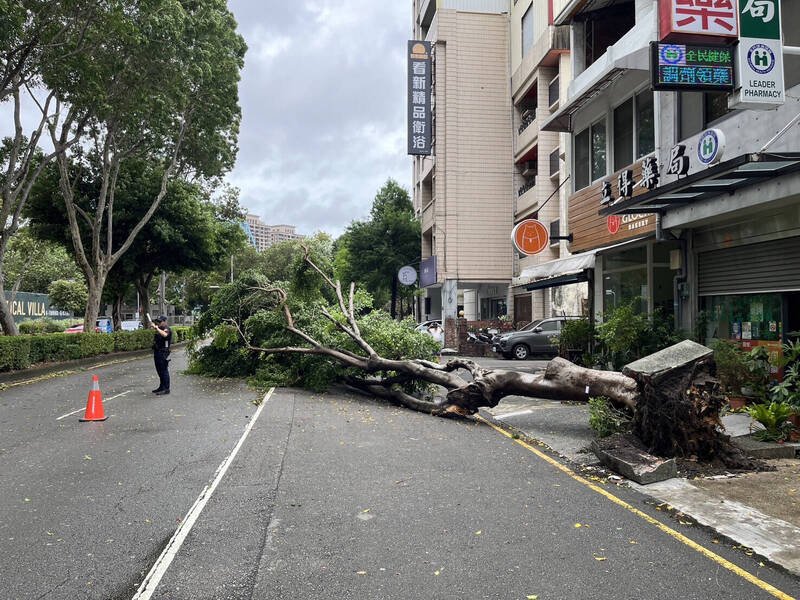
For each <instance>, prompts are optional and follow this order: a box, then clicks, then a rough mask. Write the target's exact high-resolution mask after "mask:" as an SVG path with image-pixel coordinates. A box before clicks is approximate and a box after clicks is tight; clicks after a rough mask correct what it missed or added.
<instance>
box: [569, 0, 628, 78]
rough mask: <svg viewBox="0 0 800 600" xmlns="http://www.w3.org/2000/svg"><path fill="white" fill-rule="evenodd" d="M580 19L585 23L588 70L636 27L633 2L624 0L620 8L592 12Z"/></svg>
mask: <svg viewBox="0 0 800 600" xmlns="http://www.w3.org/2000/svg"><path fill="white" fill-rule="evenodd" d="M607 4H608V3H607ZM580 18H581V19H582V20H584V22H585V32H586V39H585V40H584V52H585V57H586V65H585V68H588V67H589V66H590V65H591V64H592V63H593V62H594V61H596V60H597V59H598V58H600V57H601V56H602V55H603V54H605V53H606V51H607V50H608V49H609V48H610V47H611V46H613V45H614V44H616V43H617V42H618V41H619V40H620V39H621V38H622V36H624V35H625V34H626V33H628V32H629V31H630V30H631V29H633V27H634V26H635V25H636V10H635V5H634V3H633V2H630V1H628V0H623V2H622V3H621V4H619V6H609V7H606V8H603V9H598V10H590V11H588V12H586V13H584V14H583V15H581V16H580Z"/></svg>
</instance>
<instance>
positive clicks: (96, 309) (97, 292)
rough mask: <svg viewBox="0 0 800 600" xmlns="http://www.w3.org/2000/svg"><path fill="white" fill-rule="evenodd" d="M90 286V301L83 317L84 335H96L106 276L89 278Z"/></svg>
mask: <svg viewBox="0 0 800 600" xmlns="http://www.w3.org/2000/svg"><path fill="white" fill-rule="evenodd" d="M87 279H88V284H89V299H88V300H87V302H86V314H85V315H84V317H83V331H84V333H94V331H95V327H97V317H98V316H99V315H100V302H101V301H102V297H103V287H104V286H105V284H106V277H105V275H102V276H97V277H94V278H91V279H89V278H87Z"/></svg>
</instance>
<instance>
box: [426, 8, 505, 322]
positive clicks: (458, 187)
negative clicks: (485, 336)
mask: <svg viewBox="0 0 800 600" xmlns="http://www.w3.org/2000/svg"><path fill="white" fill-rule="evenodd" d="M412 6H413V39H415V40H420V41H428V42H430V44H431V67H432V69H431V71H432V72H431V79H430V81H431V107H432V110H431V112H432V114H431V126H432V136H431V153H430V155H420V156H414V157H412V161H413V178H412V182H413V183H412V185H413V196H414V208H415V211H416V213H417V215H418V217H419V219H420V221H421V224H422V259H423V261H422V266H421V270H422V279H423V285H425V284H428V285H427V287H425V298H424V305H423V306H422V310H421V315H420V316H421V318H422V319H427V318H438V317H443V318H445V319H448V318H455V317H456V316H457V314H458V312H459V311H460V310H464V312H465V313H466V316H467V318H469V319H473V320H474V319H488V318H493V317H497V316H499V315H503V314H506V312H507V303H508V290H509V284H510V283H511V277H512V267H513V257H512V252H511V246H510V244H509V235H510V232H511V229H512V226H513V217H514V215H513V206H512V198H513V195H514V187H513V186H514V182H515V179H514V169H513V164H512V161H511V156H512V142H513V138H512V133H511V126H512V125H511V111H512V104H511V98H510V95H509V85H508V78H509V41H508V38H509V27H508V10H509V2H508V0H413V5H412Z"/></svg>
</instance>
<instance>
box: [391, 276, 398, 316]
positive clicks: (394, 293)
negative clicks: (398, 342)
mask: <svg viewBox="0 0 800 600" xmlns="http://www.w3.org/2000/svg"><path fill="white" fill-rule="evenodd" d="M396 303H397V277H392V311H391V313H390V314H391V315H392V318H393V319H394V318H395V316H396V315H397V311H396V310H395V304H396Z"/></svg>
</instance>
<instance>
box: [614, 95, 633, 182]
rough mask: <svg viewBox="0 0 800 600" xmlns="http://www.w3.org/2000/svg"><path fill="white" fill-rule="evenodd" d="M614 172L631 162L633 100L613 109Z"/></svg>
mask: <svg viewBox="0 0 800 600" xmlns="http://www.w3.org/2000/svg"><path fill="white" fill-rule="evenodd" d="M613 143H614V170H615V171H619V170H620V169H622V168H623V167H627V166H628V165H630V164H631V163H632V162H633V98H631V99H629V100H628V101H627V102H623V103H622V104H620V105H619V106H618V107H617V108H615V109H614V141H613Z"/></svg>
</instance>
